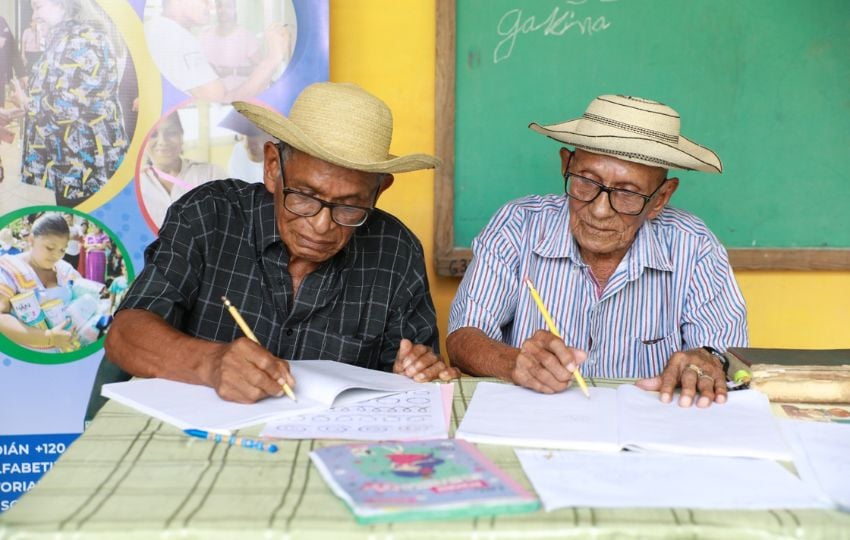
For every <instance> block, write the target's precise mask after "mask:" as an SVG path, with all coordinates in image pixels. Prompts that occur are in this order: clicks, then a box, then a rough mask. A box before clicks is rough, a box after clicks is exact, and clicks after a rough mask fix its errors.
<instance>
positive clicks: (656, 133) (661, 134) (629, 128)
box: [584, 113, 679, 144]
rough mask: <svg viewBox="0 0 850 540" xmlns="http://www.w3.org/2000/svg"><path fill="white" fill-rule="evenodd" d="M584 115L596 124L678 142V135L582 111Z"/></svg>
mask: <svg viewBox="0 0 850 540" xmlns="http://www.w3.org/2000/svg"><path fill="white" fill-rule="evenodd" d="M584 117H585V118H586V119H588V120H590V121H592V122H596V123H598V124H605V125H606V126H611V127H614V128H617V129H622V130H623V131H628V132H631V133H637V134H638V135H645V136H647V137H651V138H654V139H660V140H662V141H666V142H669V143H672V144H676V143H678V142H679V137H678V135H670V134H667V133H664V132H662V131H655V130H652V129H646V128H642V127H639V126H635V125H632V124H626V123H625V122H617V121H616V120H611V119H610V118H606V117H604V116H599V115H597V114H591V113H584Z"/></svg>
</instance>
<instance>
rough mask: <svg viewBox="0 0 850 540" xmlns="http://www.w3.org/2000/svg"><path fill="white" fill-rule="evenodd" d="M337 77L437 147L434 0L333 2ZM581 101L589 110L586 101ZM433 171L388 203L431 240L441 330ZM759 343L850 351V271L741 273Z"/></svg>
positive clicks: (420, 147)
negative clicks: (375, 100)
mask: <svg viewBox="0 0 850 540" xmlns="http://www.w3.org/2000/svg"><path fill="white" fill-rule="evenodd" d="M330 8H331V12H330V15H331V21H330V26H331V33H330V40H331V49H330V51H331V52H330V56H331V61H330V68H331V80H334V81H351V82H356V83H358V84H360V85H361V86H363V87H365V88H366V89H368V90H370V91H372V92H374V93H375V94H377V95H378V96H380V97H381V98H382V99H383V100H384V101H386V102H387V104H388V105H389V106H390V108H391V109H392V110H393V113H394V116H395V134H394V137H393V147H392V151H393V152H394V153H396V154H399V153H408V152H417V151H421V152H429V153H433V152H434V77H435V73H434V63H435V35H434V32H435V7H434V2H433V0H331V2H330ZM576 106H581V104H577V105H576ZM433 205H434V175H433V172H422V171H420V172H415V173H407V174H402V175H399V176H398V178H397V179H396V183H395V184H394V185H393V187H392V189H390V190H389V191H387V192H386V194H385V195H384V196H383V197H382V198H381V202H380V204H379V206H381V207H382V208H384V209H386V210H388V211H390V212H392V213H393V214H395V215H396V216H398V217H399V218H400V219H402V220H403V221H404V222H405V223H407V225H408V226H410V227H411V228H412V229H413V230H414V231H415V232H416V234H417V235H418V236H419V238H420V239H421V240H422V243H423V245H424V246H425V251H426V255H427V258H428V265H429V268H428V271H429V275H430V278H431V290H432V294H433V296H434V302H435V304H436V306H437V314H438V317H439V324H440V333H441V336H442V337H443V338H445V331H446V327H447V324H448V312H449V305H450V303H451V300H452V297H453V296H454V293H455V290H456V288H457V284H458V281H457V280H456V279H451V278H438V277H437V276H436V273H435V271H434V264H433V252H434V250H433V248H434V233H433V231H434V218H433ZM736 275H737V278H738V283H739V284H740V285H741V289H742V290H743V292H744V297H745V298H746V300H747V307H748V308H749V319H750V341H751V344H752V345H753V346H755V347H789V348H794V347H799V348H850V272H779V271H777V272H743V271H741V272H737V273H736Z"/></svg>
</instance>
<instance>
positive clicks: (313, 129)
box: [233, 82, 440, 173]
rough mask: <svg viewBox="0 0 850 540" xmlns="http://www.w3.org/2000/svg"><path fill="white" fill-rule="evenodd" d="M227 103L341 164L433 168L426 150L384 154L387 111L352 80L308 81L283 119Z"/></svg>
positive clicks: (389, 169) (368, 168) (386, 169)
mask: <svg viewBox="0 0 850 540" xmlns="http://www.w3.org/2000/svg"><path fill="white" fill-rule="evenodd" d="M233 107H234V108H235V109H236V110H237V111H239V112H240V113H242V114H243V115H245V117H246V118H248V119H249V120H251V121H252V122H253V123H254V124H256V125H257V127H259V128H260V129H262V130H263V131H265V132H266V133H268V134H269V135H272V136H273V137H277V138H278V139H280V140H281V141H284V142H286V143H288V144H290V145H291V146H293V147H294V148H297V149H298V150H301V151H302V152H305V153H307V154H309V155H311V156H313V157H316V158H319V159H321V160H322V161H327V162H328V163H333V164H334V165H339V166H340V167H345V168H346V169H354V170H357V171H365V172H376V173H398V172H407V171H415V170H419V169H433V168H434V167H436V166H437V165H439V163H440V160H439V159H437V158H435V157H433V156H429V155H427V154H409V155H406V156H394V155H392V154H390V153H389V149H390V140H391V139H392V135H393V115H392V112H390V109H389V107H387V105H386V103H384V102H383V101H381V100H380V99H378V98H377V97H375V96H373V95H372V94H370V93H369V92H367V91H366V90H364V89H362V88H360V87H359V86H357V85H355V84H350V83H332V82H322V83H315V84H311V85H310V86H308V87H307V88H305V89H304V90H302V91H301V94H299V96H298V97H297V98H296V99H295V103H293V104H292V109H291V110H290V111H289V117H288V118H287V117H285V116H282V115H280V114H278V113H277V112H275V111H272V110H269V109H266V108H264V107H260V106H258V105H253V104H250V103H245V102H242V101H236V102H234V103H233Z"/></svg>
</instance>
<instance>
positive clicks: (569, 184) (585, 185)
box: [564, 171, 667, 216]
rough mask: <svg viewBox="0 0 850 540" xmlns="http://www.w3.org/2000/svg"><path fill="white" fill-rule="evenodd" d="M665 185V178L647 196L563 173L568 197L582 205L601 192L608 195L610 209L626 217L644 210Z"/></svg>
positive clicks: (591, 200)
mask: <svg viewBox="0 0 850 540" xmlns="http://www.w3.org/2000/svg"><path fill="white" fill-rule="evenodd" d="M666 183H667V178H665V179H664V180H663V181H662V182H661V184H659V185H658V187H657V188H655V191H653V192H652V193H650V194H649V195H644V194H643V193H638V192H636V191H629V190H628V189H620V188H610V187H608V186H606V185H604V184H602V183H600V182H597V181H596V180H591V179H590V178H585V177H584V176H580V175H578V174H575V173H571V172H570V171H567V172H565V173H564V192H565V193H566V194H567V196H568V197H570V198H572V199H575V200H577V201H581V202H584V203H589V202H593V201H594V200H596V197H598V196H599V194H600V193H602V192H603V191H604V192H605V193H607V194H608V204H610V205H611V208H612V209H613V210H614V211H615V212H617V213H619V214H625V215H627V216H637V215H639V214H640V213H641V212H643V210H644V208H646V204H647V203H648V202H649V201H651V200H652V198H653V197H655V194H656V193H658V190H659V189H661V186H663V185H664V184H666Z"/></svg>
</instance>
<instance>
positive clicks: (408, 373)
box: [404, 366, 416, 377]
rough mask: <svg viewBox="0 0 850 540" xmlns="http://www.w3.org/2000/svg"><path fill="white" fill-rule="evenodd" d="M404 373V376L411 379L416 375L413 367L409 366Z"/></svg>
mask: <svg viewBox="0 0 850 540" xmlns="http://www.w3.org/2000/svg"><path fill="white" fill-rule="evenodd" d="M404 373H405V375H407V376H408V377H413V376H414V375H416V370H415V369H413V366H410V367H409V368H407V369H405V370H404Z"/></svg>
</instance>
